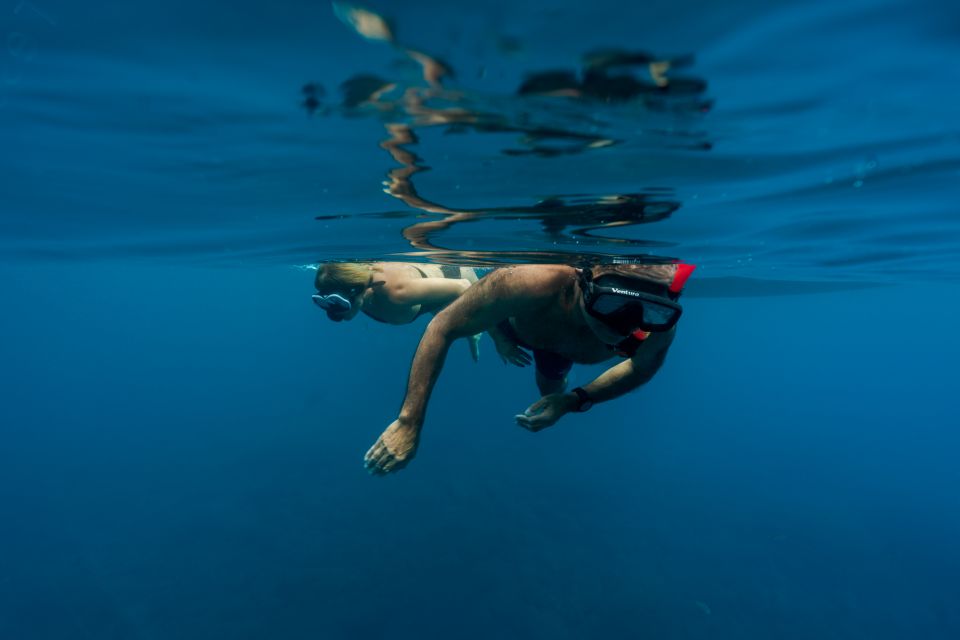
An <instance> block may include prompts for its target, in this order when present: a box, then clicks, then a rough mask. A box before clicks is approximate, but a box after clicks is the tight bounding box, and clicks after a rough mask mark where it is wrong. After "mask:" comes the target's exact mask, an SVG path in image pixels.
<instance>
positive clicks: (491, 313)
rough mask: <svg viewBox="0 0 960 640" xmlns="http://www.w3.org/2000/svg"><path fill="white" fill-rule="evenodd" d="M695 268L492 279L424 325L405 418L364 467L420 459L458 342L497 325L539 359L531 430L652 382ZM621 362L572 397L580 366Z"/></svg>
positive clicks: (381, 469) (547, 271)
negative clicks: (571, 382)
mask: <svg viewBox="0 0 960 640" xmlns="http://www.w3.org/2000/svg"><path fill="white" fill-rule="evenodd" d="M693 269H694V267H693V266H691V265H685V264H665V265H605V266H597V267H594V268H592V269H576V268H574V267H570V266H566V265H525V266H514V267H508V268H502V269H498V270H496V271H494V272H493V273H491V274H490V275H488V276H486V277H485V278H483V279H482V280H481V281H480V282H479V283H478V284H476V285H474V286H473V287H471V288H470V289H469V290H468V291H467V292H466V293H465V294H464V295H463V296H461V297H460V298H458V299H457V300H456V301H455V302H454V303H453V304H451V305H450V306H449V307H447V308H446V309H445V310H443V311H442V312H441V313H439V314H437V316H436V317H435V318H434V319H433V320H432V321H431V322H430V324H429V325H428V326H427V329H426V331H425V332H424V334H423V338H422V339H421V341H420V345H419V347H418V348H417V353H416V355H415V356H414V359H413V364H412V365H411V367H410V375H409V378H408V381H407V393H406V397H405V398H404V401H403V405H402V406H401V408H400V415H399V417H398V418H397V419H396V420H395V421H394V422H393V423H392V424H390V426H388V427H387V429H386V430H385V431H384V432H383V434H382V435H381V436H380V437H379V438H378V439H377V441H376V443H375V444H374V445H373V446H372V447H371V448H370V450H369V451H367V454H366V456H365V458H364V460H365V463H366V467H367V469H368V470H369V471H370V472H371V473H374V474H385V473H389V472H391V471H396V470H398V469H400V468H402V467H404V466H406V464H407V463H409V462H410V460H412V459H413V457H414V455H415V454H416V452H417V445H418V444H419V441H420V431H421V429H422V428H423V422H424V417H425V415H426V411H427V402H428V401H429V399H430V393H431V392H432V390H433V386H434V384H435V383H436V381H437V378H438V377H439V376H440V371H441V369H442V367H443V361H444V359H445V357H446V354H447V351H448V349H449V347H450V344H451V342H453V341H454V340H456V339H457V338H462V337H466V336H469V335H473V334H475V333H477V332H480V331H485V330H486V331H489V330H490V329H491V328H496V327H499V328H500V330H501V331H503V332H505V333H506V334H507V335H508V336H510V337H512V338H513V339H514V340H515V341H516V342H517V343H518V344H520V346H522V347H526V348H528V349H530V350H531V351H533V357H534V361H535V363H536V382H537V387H538V389H539V391H540V394H541V398H540V399H539V400H537V401H536V402H534V403H533V404H532V405H530V406H529V407H528V408H527V409H526V410H525V411H524V412H523V413H522V414H520V415H518V416H516V421H517V423H518V424H519V425H520V426H522V427H524V428H526V429H529V430H530V431H540V430H541V429H545V428H547V427H549V426H551V425H553V424H554V423H556V422H557V421H558V420H559V419H560V418H562V417H563V416H564V415H565V414H567V413H569V412H571V411H574V412H583V411H586V410H588V409H589V408H590V407H591V406H593V405H594V404H595V403H598V402H606V401H608V400H612V399H614V398H617V397H619V396H621V395H623V394H625V393H627V392H628V391H632V390H633V389H636V388H637V387H639V386H640V385H642V384H644V383H646V382H648V381H649V380H650V379H651V378H652V377H653V376H654V375H655V374H656V372H657V371H658V370H659V369H660V365H661V364H663V361H664V358H665V357H666V355H667V350H668V349H669V347H670V344H671V343H672V342H673V337H674V334H675V331H676V330H675V328H674V327H675V325H676V323H677V320H679V318H680V314H681V311H682V309H681V307H680V305H679V304H677V302H676V300H677V298H679V296H680V292H681V291H682V289H683V286H684V284H685V283H686V280H687V278H688V277H689V276H690V274H691V273H692V272H693ZM615 356H621V357H623V358H626V360H624V361H622V362H619V363H617V364H615V365H614V366H612V367H610V368H609V369H607V370H606V371H605V372H604V373H602V374H601V375H600V376H599V377H597V378H596V379H595V380H593V381H592V382H590V383H589V384H587V385H584V386H582V387H577V388H575V389H573V390H572V391H570V392H566V393H565V390H566V385H567V373H568V372H569V371H570V369H571V367H572V366H573V364H574V363H580V364H595V363H599V362H603V361H605V360H609V359H610V358H613V357H615Z"/></svg>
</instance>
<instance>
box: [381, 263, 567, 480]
mask: <svg viewBox="0 0 960 640" xmlns="http://www.w3.org/2000/svg"><path fill="white" fill-rule="evenodd" d="M549 280H550V278H549V276H548V277H547V278H541V277H538V276H537V273H536V271H534V270H531V269H530V268H522V267H517V268H512V269H501V270H498V271H496V272H494V273H492V274H490V275H489V276H487V277H486V278H484V279H483V280H481V281H480V282H479V283H477V284H476V285H475V286H473V287H471V288H470V289H468V290H467V292H466V293H464V294H463V295H462V296H460V298H458V299H457V300H456V301H455V302H453V303H452V304H451V305H450V306H449V307H447V308H446V309H444V310H443V311H441V312H440V313H438V314H437V316H436V317H435V318H434V319H433V320H432V321H431V322H430V324H429V325H427V329H426V331H424V333H423V337H422V338H421V339H420V345H419V346H418V347H417V352H416V355H414V357H413V364H412V365H411V367H410V376H409V378H408V380H407V394H406V397H405V398H404V401H403V405H402V407H401V408H400V415H399V417H398V418H397V420H395V421H394V422H393V423H392V424H391V425H390V426H389V427H387V429H386V431H384V432H383V434H382V435H381V436H380V438H379V439H378V440H377V442H376V443H375V444H374V445H373V447H371V449H370V450H369V451H368V452H367V455H366V457H365V461H366V465H367V468H368V469H369V470H370V471H371V472H372V473H387V472H389V471H392V470H395V469H399V468H401V467H403V466H404V465H405V464H406V463H408V462H409V461H410V460H411V459H412V458H413V456H414V455H415V454H416V447H417V444H418V443H419V437H420V430H421V429H422V427H423V422H424V416H425V414H426V411H427V403H428V401H429V399H430V394H431V393H432V391H433V386H434V385H435V384H436V381H437V378H438V377H439V376H440V371H441V370H442V369H443V363H444V360H445V359H446V355H447V351H448V350H449V348H450V344H451V343H452V342H453V341H454V340H456V339H458V338H463V337H465V336H469V335H472V334H475V333H479V332H481V331H484V330H487V329H489V328H490V327H493V326H495V325H496V324H497V323H498V322H501V321H502V320H505V319H507V318H509V317H510V316H512V315H515V314H519V313H529V312H531V311H533V312H535V311H536V309H537V308H538V306H540V305H542V304H543V303H544V300H545V299H546V298H547V297H548V296H549V292H550V287H549V285H550V282H549Z"/></svg>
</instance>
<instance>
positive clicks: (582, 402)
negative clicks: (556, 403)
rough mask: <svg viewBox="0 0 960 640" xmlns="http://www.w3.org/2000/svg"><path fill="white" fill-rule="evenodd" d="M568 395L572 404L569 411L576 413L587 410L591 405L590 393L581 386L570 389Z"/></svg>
mask: <svg viewBox="0 0 960 640" xmlns="http://www.w3.org/2000/svg"><path fill="white" fill-rule="evenodd" d="M569 395H570V396H572V404H571V408H570V411H574V412H576V413H583V412H584V411H588V410H589V409H590V407H592V406H593V398H591V397H590V394H589V393H587V391H586V390H585V389H584V388H583V387H576V388H574V389H572V390H571V391H570V394H569Z"/></svg>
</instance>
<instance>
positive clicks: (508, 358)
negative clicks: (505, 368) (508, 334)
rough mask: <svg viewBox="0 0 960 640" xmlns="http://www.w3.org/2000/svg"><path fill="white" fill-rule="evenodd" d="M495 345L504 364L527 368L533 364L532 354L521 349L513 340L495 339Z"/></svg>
mask: <svg viewBox="0 0 960 640" xmlns="http://www.w3.org/2000/svg"><path fill="white" fill-rule="evenodd" d="M493 343H494V344H495V345H496V347H497V353H498V354H499V355H500V359H501V360H503V363H504V364H512V365H516V366H518V367H525V366H527V365H528V364H530V363H531V362H533V358H531V357H530V354H529V353H527V352H526V351H524V350H523V349H521V348H520V347H519V345H517V343H516V342H514V341H513V340H508V339H506V338H500V339H497V338H494V340H493Z"/></svg>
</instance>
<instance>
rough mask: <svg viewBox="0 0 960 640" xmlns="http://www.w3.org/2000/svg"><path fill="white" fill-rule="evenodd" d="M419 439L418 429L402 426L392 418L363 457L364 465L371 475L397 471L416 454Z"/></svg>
mask: <svg viewBox="0 0 960 640" xmlns="http://www.w3.org/2000/svg"><path fill="white" fill-rule="evenodd" d="M419 441H420V432H419V430H418V429H415V428H414V427H410V426H403V425H401V424H400V420H394V421H393V423H391V425H390V426H389V427H387V428H386V430H384V432H383V433H382V434H380V437H379V438H377V441H376V442H375V443H374V444H373V446H372V447H370V450H369V451H367V455H365V456H364V457H363V462H364V466H365V467H366V468H367V471H369V472H370V473H372V474H373V475H386V474H388V473H390V472H391V471H398V470H400V469H402V468H404V467H405V466H407V464H408V463H409V462H410V461H411V460H413V457H414V456H415V455H417V444H419Z"/></svg>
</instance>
